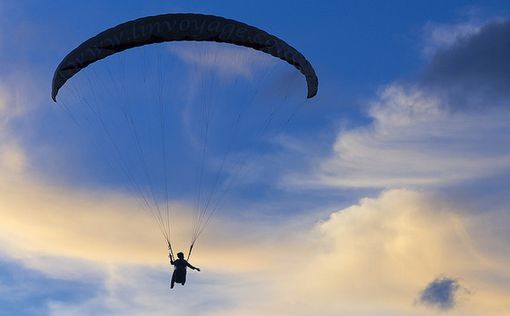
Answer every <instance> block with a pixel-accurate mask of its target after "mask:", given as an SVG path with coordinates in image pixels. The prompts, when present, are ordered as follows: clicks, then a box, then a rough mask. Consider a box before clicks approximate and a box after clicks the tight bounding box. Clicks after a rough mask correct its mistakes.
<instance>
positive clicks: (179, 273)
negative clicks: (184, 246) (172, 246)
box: [168, 252, 200, 289]
mask: <svg viewBox="0 0 510 316" xmlns="http://www.w3.org/2000/svg"><path fill="white" fill-rule="evenodd" d="M168 257H169V258H170V264H171V265H173V266H174V273H173V274H172V281H171V283H170V288H171V289H173V288H174V284H175V283H180V284H182V285H184V283H186V270H187V268H190V269H192V270H197V271H200V269H199V268H196V267H194V266H192V265H191V264H189V262H188V261H186V260H185V259H184V254H183V253H182V252H179V253H178V254H177V258H178V259H177V260H174V258H173V256H172V254H169V255H168Z"/></svg>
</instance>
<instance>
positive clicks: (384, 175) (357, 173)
mask: <svg viewBox="0 0 510 316" xmlns="http://www.w3.org/2000/svg"><path fill="white" fill-rule="evenodd" d="M369 114H370V116H371V118H372V119H373V122H372V123H370V124H369V125H367V126H362V127H359V128H355V129H352V130H344V131H341V132H340V133H339V135H338V137H337V139H336V142H335V144H334V147H333V149H334V153H333V155H332V156H331V157H329V158H327V159H325V160H323V161H322V162H320V166H319V168H318V170H316V172H315V173H314V174H312V175H306V176H304V177H303V176H299V177H298V176H293V178H291V179H290V180H289V181H291V182H292V183H293V184H296V185H305V186H306V185H311V186H332V187H372V188H378V187H382V188H391V187H393V188H394V187H401V186H410V187H424V186H425V187H426V186H437V185H444V184H453V183H459V182H461V181H466V180H472V179H477V178H480V177H485V176H490V175H494V174H497V173H501V172H505V171H508V170H510V150H508V148H510V139H509V138H508V137H507V135H508V133H510V127H509V126H508V124H507V122H508V120H509V119H510V111H509V110H508V109H506V108H495V109H490V110H487V111H484V112H482V111H471V112H452V111H449V110H448V109H446V107H445V106H444V104H442V101H441V100H440V99H438V98H435V97H433V96H429V95H427V94H425V93H424V92H423V91H422V90H420V89H419V88H417V87H404V86H401V85H396V84H394V85H391V86H389V87H387V88H386V89H384V90H383V91H382V92H381V94H380V95H379V98H378V100H377V101H375V102H374V103H373V104H372V106H371V108H370V113H369Z"/></svg>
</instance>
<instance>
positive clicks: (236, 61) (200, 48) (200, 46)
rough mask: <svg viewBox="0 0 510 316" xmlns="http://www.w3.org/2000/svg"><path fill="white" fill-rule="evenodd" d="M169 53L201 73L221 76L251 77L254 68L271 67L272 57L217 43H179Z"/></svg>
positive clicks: (252, 50) (171, 47)
mask: <svg viewBox="0 0 510 316" xmlns="http://www.w3.org/2000/svg"><path fill="white" fill-rule="evenodd" d="M169 47H170V48H169V49H170V52H172V53H173V54H175V55H177V57H179V58H180V59H182V60H183V61H185V62H187V63H189V64H190V65H191V66H194V67H200V68H201V70H202V71H212V70H214V71H217V72H218V73H219V74H220V75H222V76H227V77H232V76H240V77H243V78H246V79H249V78H251V77H252V75H253V73H254V72H255V70H256V68H260V67H264V68H265V67H268V66H271V65H273V57H272V56H269V55H267V54H265V53H262V52H259V51H256V50H254V49H249V48H246V47H238V46H234V45H229V44H218V43H179V45H173V46H169Z"/></svg>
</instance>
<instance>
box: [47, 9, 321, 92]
mask: <svg viewBox="0 0 510 316" xmlns="http://www.w3.org/2000/svg"><path fill="white" fill-rule="evenodd" d="M171 41H212V42H221V43H230V44H235V45H240V46H245V47H250V48H253V49H256V50H259V51H263V52H265V53H268V54H271V55H273V56H275V57H278V58H280V59H282V60H284V61H286V62H288V63H289V64H291V65H293V66H294V67H296V68H297V69H299V70H300V71H301V73H302V74H303V75H304V76H305V78H306V82H307V87H308V94H307V97H308V98H312V97H314V96H315V95H316V94H317V89H318V79H317V76H316V74H315V71H314V69H313V67H312V65H311V64H310V62H308V60H306V58H305V57H304V56H303V55H302V54H301V53H300V52H298V51H297V50H296V49H295V48H293V47H292V46H290V45H289V44H287V43H286V42H284V41H283V40H281V39H279V38H278V37H276V36H274V35H271V34H269V33H267V32H265V31H263V30H260V29H258V28H256V27H254V26H250V25H248V24H245V23H242V22H238V21H235V20H231V19H226V18H223V17H219V16H213V15H205V14H191V13H185V14H183V13H175V14H163V15H156V16H149V17H144V18H140V19H137V20H133V21H129V22H126V23H122V24H119V25H117V26H115V27H113V28H110V29H108V30H106V31H104V32H102V33H100V34H98V35H96V36H94V37H92V38H90V39H88V40H87V41H85V42H83V43H82V44H81V45H80V46H78V47H77V48H76V49H74V50H73V51H72V52H71V53H69V54H68V55H67V56H66V57H65V58H64V59H63V60H62V62H61V63H60V65H59V66H58V67H57V69H56V71H55V74H54V76H53V84H52V93H51V96H52V98H53V100H54V101H56V98H57V94H58V91H59V89H60V88H61V87H62V86H63V85H64V84H65V83H66V81H67V80H69V79H70V78H71V77H73V76H74V75H75V74H76V73H78V72H79V71H80V70H81V69H83V68H85V67H87V66H88V65H90V64H92V63H94V62H96V61H98V60H101V59H103V58H106V57H108V56H110V55H113V54H115V53H118V52H121V51H124V50H126V49H130V48H134V47H139V46H143V45H147V44H154V43H161V42H171Z"/></svg>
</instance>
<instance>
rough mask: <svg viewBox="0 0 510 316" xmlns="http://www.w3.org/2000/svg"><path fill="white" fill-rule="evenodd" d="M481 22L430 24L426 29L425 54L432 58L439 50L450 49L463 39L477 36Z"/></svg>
mask: <svg viewBox="0 0 510 316" xmlns="http://www.w3.org/2000/svg"><path fill="white" fill-rule="evenodd" d="M482 25H483V24H482V23H481V22H476V21H469V22H464V23H459V24H453V25H452V24H439V23H432V22H429V23H427V24H426V25H425V27H424V33H425V45H424V48H423V53H424V54H425V56H426V57H428V58H431V57H434V55H435V54H436V53H437V52H438V51H439V50H444V49H448V48H450V47H451V46H453V45H454V44H455V43H456V42H458V41H459V40H461V39H464V38H467V37H470V36H472V35H475V34H477V33H478V32H479V31H480V28H481V27H482Z"/></svg>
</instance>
